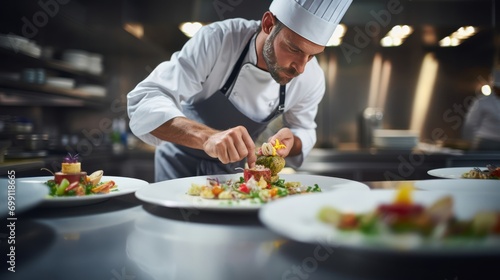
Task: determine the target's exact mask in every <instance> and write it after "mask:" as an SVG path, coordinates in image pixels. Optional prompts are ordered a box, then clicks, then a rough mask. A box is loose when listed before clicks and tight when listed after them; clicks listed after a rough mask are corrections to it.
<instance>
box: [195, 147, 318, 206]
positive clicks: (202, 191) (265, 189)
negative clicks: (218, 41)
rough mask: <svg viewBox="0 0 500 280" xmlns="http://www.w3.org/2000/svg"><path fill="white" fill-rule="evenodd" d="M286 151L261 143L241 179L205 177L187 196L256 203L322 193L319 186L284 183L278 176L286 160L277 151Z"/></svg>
mask: <svg viewBox="0 0 500 280" xmlns="http://www.w3.org/2000/svg"><path fill="white" fill-rule="evenodd" d="M283 148H286V147H285V146H284V145H283V144H281V143H280V142H279V140H276V143H275V145H274V146H273V145H271V144H270V143H264V144H263V145H262V147H261V148H260V149H259V151H258V153H257V156H258V157H257V162H256V166H255V167H254V168H245V169H244V171H243V177H240V178H239V179H238V180H235V179H233V178H231V179H229V180H225V181H221V180H219V178H217V177H208V178H207V180H206V183H204V184H198V183H192V184H191V187H190V188H189V189H188V191H187V194H188V195H191V196H200V197H201V198H204V199H221V200H233V201H239V200H245V199H248V200H255V202H260V203H265V202H268V201H270V200H274V199H278V198H281V197H285V196H290V195H296V194H304V193H311V192H321V188H320V187H319V186H318V184H314V185H303V184H302V183H301V182H285V180H284V179H280V178H279V175H278V173H279V172H280V171H281V170H282V169H283V168H284V167H285V159H283V158H282V157H281V156H279V155H277V153H276V150H278V149H283Z"/></svg>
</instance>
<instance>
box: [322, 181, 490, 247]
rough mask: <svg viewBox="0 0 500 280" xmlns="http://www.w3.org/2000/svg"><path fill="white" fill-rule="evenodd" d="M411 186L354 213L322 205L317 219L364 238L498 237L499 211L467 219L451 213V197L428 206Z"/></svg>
mask: <svg viewBox="0 0 500 280" xmlns="http://www.w3.org/2000/svg"><path fill="white" fill-rule="evenodd" d="M412 192H413V186H411V185H405V186H403V187H401V188H400V189H399V190H398V191H397V192H396V194H395V198H394V200H393V201H392V202H390V203H380V204H379V205H378V206H377V207H376V208H374V209H372V210H371V211H367V212H362V213H355V212H352V211H341V210H339V209H337V208H335V207H332V206H323V207H322V208H321V209H320V210H319V211H318V219H319V220H320V221H321V222H323V223H326V224H328V225H331V226H332V227H334V228H335V229H337V230H339V231H341V232H344V233H346V234H349V233H352V232H358V233H361V234H363V235H365V236H367V237H373V236H377V235H386V236H388V237H401V236H405V237H411V238H413V239H414V241H417V240H419V239H422V242H423V241H432V240H443V239H448V240H450V239H465V240H466V239H481V238H484V237H486V236H497V237H500V211H494V210H485V211H478V212H476V213H475V214H474V215H473V216H472V217H470V218H468V219H458V218H457V217H456V216H455V214H454V213H453V203H454V202H453V198H452V197H451V196H450V195H443V196H442V197H441V198H439V199H438V200H436V201H434V202H433V203H432V204H430V205H423V204H422V203H417V202H415V201H413V198H412Z"/></svg>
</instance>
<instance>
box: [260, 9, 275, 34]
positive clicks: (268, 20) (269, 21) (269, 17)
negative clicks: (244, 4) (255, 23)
mask: <svg viewBox="0 0 500 280" xmlns="http://www.w3.org/2000/svg"><path fill="white" fill-rule="evenodd" d="M274 23H275V20H274V15H273V14H272V13H271V12H270V11H267V12H265V13H264V15H263V16H262V23H261V24H262V31H264V33H266V34H268V35H269V34H270V33H271V30H272V29H273V27H274Z"/></svg>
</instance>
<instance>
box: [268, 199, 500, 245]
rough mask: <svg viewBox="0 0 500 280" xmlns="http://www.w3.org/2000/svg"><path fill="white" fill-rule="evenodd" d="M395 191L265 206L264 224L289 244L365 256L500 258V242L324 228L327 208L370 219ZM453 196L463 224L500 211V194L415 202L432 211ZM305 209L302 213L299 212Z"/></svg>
mask: <svg viewBox="0 0 500 280" xmlns="http://www.w3.org/2000/svg"><path fill="white" fill-rule="evenodd" d="M395 194H396V192H395V190H373V191H369V192H347V191H345V192H331V193H325V194H324V195H316V194H313V195H310V196H300V197H291V198H289V199H286V200H285V199H284V200H281V201H276V202H274V203H269V204H267V205H264V206H263V207H262V209H261V210H260V212H259V218H260V220H261V221H262V223H264V225H266V226H267V227H268V228H270V229H271V230H273V231H275V232H276V233H279V234H281V235H283V236H285V237H287V238H290V239H293V240H296V241H300V242H307V243H319V244H322V245H325V244H326V245H329V246H332V247H337V246H339V247H344V248H348V249H354V250H361V251H374V252H385V253H411V254H432V255H434V254H438V255H439V254H451V255H457V254H491V253H493V254H500V238H498V237H496V238H489V239H487V240H483V241H477V240H476V241H470V242H469V241H468V242H467V243H465V242H446V243H445V242H434V243H431V242H427V243H425V242H424V243H420V244H419V243H416V241H417V240H416V239H412V238H406V239H405V238H403V237H401V238H394V237H390V236H387V235H379V236H374V237H373V236H372V237H366V236H364V235H362V234H361V233H346V232H341V231H339V230H336V229H335V228H334V227H333V226H330V225H327V224H324V223H322V222H320V221H319V220H318V218H317V213H318V211H319V210H320V208H321V207H323V206H327V205H329V206H333V207H335V208H337V209H339V210H340V211H343V212H354V213H366V212H369V211H371V210H374V209H375V208H376V207H377V206H378V205H380V204H381V203H390V202H392V201H393V199H394V197H395ZM446 194H449V195H452V196H453V202H454V213H455V215H456V216H457V218H459V219H468V218H471V217H472V215H473V214H474V213H476V212H478V211H480V210H496V211H500V203H498V201H500V194H498V193H495V194H491V193H469V192H457V193H449V192H438V191H436V192H429V191H415V192H414V201H415V202H417V203H422V204H424V205H429V204H431V203H433V202H434V201H436V200H437V199H439V198H441V197H443V196H444V195H446ZM297 205H300V207H297Z"/></svg>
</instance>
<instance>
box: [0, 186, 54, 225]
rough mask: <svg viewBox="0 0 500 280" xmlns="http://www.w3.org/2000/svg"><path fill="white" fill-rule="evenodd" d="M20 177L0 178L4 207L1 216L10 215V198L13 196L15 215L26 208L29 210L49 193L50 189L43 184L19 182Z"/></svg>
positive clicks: (0, 191) (0, 198) (0, 212)
mask: <svg viewBox="0 0 500 280" xmlns="http://www.w3.org/2000/svg"><path fill="white" fill-rule="evenodd" d="M19 181H20V179H19V178H15V179H13V180H9V179H6V178H1V179H0V201H1V204H2V208H3V209H1V210H0V217H2V218H3V217H6V216H9V215H8V214H9V209H8V206H9V205H8V200H9V196H11V197H12V198H13V199H14V200H11V201H13V202H14V203H15V205H13V206H14V207H15V208H14V211H13V213H14V214H15V215H18V214H20V213H22V212H24V211H26V210H29V209H31V208H33V207H35V206H37V205H38V204H40V203H41V202H42V201H43V200H44V199H45V197H46V196H47V195H48V194H49V189H48V188H47V187H46V186H43V185H41V184H28V185H27V184H23V183H20V182H19ZM9 187H10V189H11V190H10V191H9Z"/></svg>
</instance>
